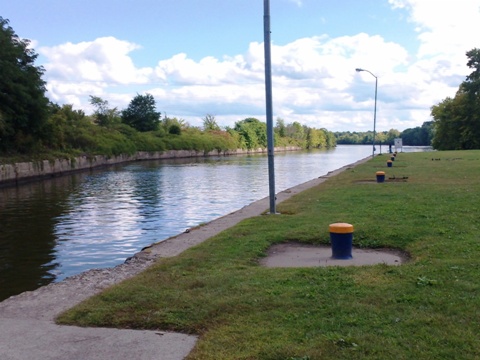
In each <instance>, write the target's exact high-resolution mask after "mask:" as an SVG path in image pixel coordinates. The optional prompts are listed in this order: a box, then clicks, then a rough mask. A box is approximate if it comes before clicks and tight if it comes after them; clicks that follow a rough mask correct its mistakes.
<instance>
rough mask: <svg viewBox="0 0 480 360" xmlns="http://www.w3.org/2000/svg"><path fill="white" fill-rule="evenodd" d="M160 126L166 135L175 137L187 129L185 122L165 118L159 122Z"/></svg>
mask: <svg viewBox="0 0 480 360" xmlns="http://www.w3.org/2000/svg"><path fill="white" fill-rule="evenodd" d="M160 126H161V128H162V129H163V131H165V133H166V134H175V135H180V133H181V132H182V130H186V129H187V128H188V124H187V123H186V122H185V120H183V119H177V118H169V117H167V116H165V117H164V118H163V119H162V120H161V122H160Z"/></svg>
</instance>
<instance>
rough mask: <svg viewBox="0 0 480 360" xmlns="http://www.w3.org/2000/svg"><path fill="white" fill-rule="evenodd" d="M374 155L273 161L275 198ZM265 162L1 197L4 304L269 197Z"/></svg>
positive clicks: (120, 175)
mask: <svg viewBox="0 0 480 360" xmlns="http://www.w3.org/2000/svg"><path fill="white" fill-rule="evenodd" d="M370 151H371V147H370V146H353V147H352V146H339V147H337V148H336V149H333V150H328V151H312V152H289V153H279V154H276V155H275V179H276V192H280V191H282V190H285V189H287V188H289V187H292V186H295V185H297V184H300V183H302V182H305V181H308V180H311V179H313V178H315V177H318V176H321V175H324V174H326V173H327V172H328V171H331V170H334V169H337V168H339V167H341V166H344V165H346V164H349V163H352V162H354V161H356V160H358V159H361V158H365V157H367V156H369V154H370ZM266 161H267V157H266V156H265V155H252V156H234V157H213V158H208V159H203V158H202V159H184V160H176V161H173V160H170V161H165V160H164V161H149V162H139V163H130V164H126V165H117V166H114V167H111V168H109V169H108V170H102V171H92V172H86V173H80V174H74V175H69V176H65V177H61V178H54V179H50V180H45V181H42V182H38V183H34V184H28V185H22V186H19V187H17V188H6V189H0V221H1V224H2V231H1V232H0V300H1V299H4V298H6V297H8V296H10V295H13V294H18V293H20V292H23V291H25V290H33V289H35V288H37V287H39V286H41V285H45V284H48V283H50V282H52V281H59V280H62V279H64V278H65V277H67V276H71V275H74V274H77V273H80V272H82V271H85V270H88V269H91V268H104V267H111V266H115V265H117V264H120V263H122V262H123V261H124V260H125V258H127V257H129V256H131V255H133V254H134V253H135V252H137V251H139V250H140V249H141V248H143V247H144V246H147V245H149V244H151V243H153V242H157V241H161V240H163V239H166V238H168V237H170V236H173V235H175V234H178V233H180V232H182V231H184V230H185V229H187V228H189V227H193V226H196V225H198V224H200V223H202V222H208V221H210V220H212V219H214V218H217V217H219V216H222V215H225V214H228V213H230V212H232V211H235V210H237V209H239V208H241V207H243V206H245V205H247V204H249V203H251V202H253V201H255V200H258V199H261V198H263V197H266V196H268V168H267V166H266Z"/></svg>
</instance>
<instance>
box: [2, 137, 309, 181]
mask: <svg viewBox="0 0 480 360" xmlns="http://www.w3.org/2000/svg"><path fill="white" fill-rule="evenodd" d="M294 150H300V148H298V147H294V146H290V147H278V148H275V152H277V151H294ZM266 152H267V149H261V148H260V149H255V150H243V149H237V150H228V151H218V150H214V151H210V152H203V151H193V150H169V151H162V152H145V151H140V152H137V153H136V154H134V155H118V156H105V155H96V156H93V157H87V156H79V157H76V158H73V159H57V160H55V161H50V160H43V161H34V162H22V163H16V164H0V185H9V184H18V183H19V182H23V181H29V180H33V179H38V178H44V177H52V176H57V175H63V174H68V173H71V172H74V171H80V170H89V169H93V168H97V167H102V166H108V165H113V164H119V163H124V162H129V161H140V160H158V159H175V158H189V157H204V156H219V155H225V156H227V155H241V154H253V153H266Z"/></svg>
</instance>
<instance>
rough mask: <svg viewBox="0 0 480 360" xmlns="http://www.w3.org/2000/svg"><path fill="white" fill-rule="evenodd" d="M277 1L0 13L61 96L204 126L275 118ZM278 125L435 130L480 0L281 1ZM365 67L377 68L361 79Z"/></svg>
mask: <svg viewBox="0 0 480 360" xmlns="http://www.w3.org/2000/svg"><path fill="white" fill-rule="evenodd" d="M264 3H265V0H264V1H262V0H96V1H92V0H42V1H38V0H15V1H4V2H3V4H2V5H1V7H0V16H2V17H3V18H4V19H8V20H9V21H10V26H11V27H12V28H13V30H14V31H15V32H16V34H17V35H18V36H20V37H21V38H24V39H29V40H30V41H31V47H32V48H33V49H34V51H35V52H36V53H37V54H38V55H39V56H38V59H37V62H36V65H41V66H43V67H44V69H45V73H44V76H43V79H44V80H45V81H46V82H47V90H48V92H47V96H48V97H49V98H50V100H51V101H52V102H55V103H57V104H59V105H63V104H72V105H73V107H74V108H75V109H81V110H84V111H85V112H86V113H87V114H91V113H92V112H93V108H92V107H91V105H90V103H89V99H90V95H92V96H98V97H100V98H102V99H104V100H107V101H108V103H109V106H110V107H111V108H115V107H116V108H117V109H118V110H122V109H125V108H126V107H127V106H128V104H129V102H130V101H131V100H132V99H133V98H134V97H135V96H136V95H137V94H141V95H144V94H146V93H148V94H151V95H153V96H154V98H155V100H156V107H157V111H159V112H161V113H162V116H165V115H166V116H168V117H177V118H179V119H183V120H185V121H186V122H188V123H189V124H190V125H191V126H200V127H201V126H202V125H203V121H202V119H203V118H204V117H205V116H206V115H207V114H209V115H213V116H215V119H216V121H217V123H218V124H219V125H220V126H222V127H225V126H230V127H233V126H234V125H235V122H237V121H240V120H243V119H245V118H247V117H255V118H257V119H259V120H261V121H266V115H265V114H266V105H265V66H264V63H265V61H264ZM270 30H271V53H272V68H271V69H272V70H271V71H272V94H273V117H274V123H275V122H276V119H278V118H281V119H283V120H284V121H285V123H287V124H289V123H293V122H295V121H297V122H299V123H300V124H302V125H307V126H309V127H314V128H318V129H320V128H326V129H327V130H329V131H369V130H372V129H373V125H374V124H373V123H374V103H375V101H374V100H375V83H376V80H377V81H378V82H377V93H378V95H377V111H376V130H377V131H388V130H390V129H397V130H400V131H403V130H404V129H406V128H413V127H417V126H421V125H422V124H423V122H425V121H431V120H432V119H431V116H430V108H431V107H432V106H433V105H436V104H438V103H439V102H441V101H442V100H444V99H445V98H446V97H453V96H455V93H456V91H457V90H458V86H459V85H460V83H461V82H462V81H464V80H465V78H466V76H467V75H468V74H470V73H471V72H472V70H471V69H469V68H468V67H467V66H466V63H467V57H466V55H465V53H466V52H467V51H469V50H471V49H473V48H480V37H479V35H478V34H480V0H336V1H334V0H270ZM356 68H361V69H366V70H368V72H367V71H363V72H356V71H355V69H356Z"/></svg>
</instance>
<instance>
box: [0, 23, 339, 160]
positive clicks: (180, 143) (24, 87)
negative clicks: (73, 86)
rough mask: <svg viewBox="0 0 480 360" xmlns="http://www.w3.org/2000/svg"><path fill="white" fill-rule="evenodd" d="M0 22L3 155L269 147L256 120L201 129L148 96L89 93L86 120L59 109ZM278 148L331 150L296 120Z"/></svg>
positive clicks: (31, 58)
mask: <svg viewBox="0 0 480 360" xmlns="http://www.w3.org/2000/svg"><path fill="white" fill-rule="evenodd" d="M29 44H30V43H29V41H28V40H25V39H21V38H19V37H18V35H17V34H15V32H14V30H13V29H12V28H11V27H10V26H9V21H8V20H6V19H3V18H2V17H0V49H1V51H0V154H1V155H3V156H5V155H17V154H28V155H33V154H42V155H43V154H45V153H48V154H53V155H59V154H70V155H72V154H73V155H77V154H79V153H87V154H104V155H117V154H122V153H125V154H132V153H134V152H136V151H164V150H169V149H174V150H180V149H181V150H196V151H205V152H209V151H212V150H218V151H226V150H233V149H238V148H241V149H258V148H266V147H267V141H266V124H265V123H263V122H261V121H259V120H258V119H255V118H246V119H243V120H239V121H238V122H236V123H235V125H234V126H233V127H226V128H223V129H222V128H221V127H220V126H219V125H218V124H217V121H216V119H215V116H213V115H209V114H207V115H206V116H205V117H204V118H203V127H194V126H190V124H188V123H187V122H186V121H184V120H183V119H177V118H171V117H168V116H167V115H166V114H165V115H164V116H162V114H161V112H159V111H157V109H156V104H155V99H154V98H153V96H152V95H151V94H148V93H147V94H143V95H141V94H137V95H136V96H135V97H134V98H133V99H132V100H131V102H130V103H129V105H128V107H127V108H125V109H123V110H119V109H117V108H115V107H111V106H109V103H108V101H107V100H104V99H102V98H101V97H99V96H94V95H91V96H90V104H91V105H92V106H93V108H94V112H93V114H91V115H86V113H85V112H84V111H83V110H76V109H73V106H72V105H70V104H66V105H58V104H55V103H52V102H50V101H49V100H48V98H47V97H46V95H45V93H46V83H45V81H44V80H43V79H42V76H43V74H44V71H45V70H44V68H43V67H41V66H35V60H36V59H37V57H38V55H37V54H36V53H35V52H34V50H32V49H31V48H30V47H29ZM275 133H276V135H277V136H276V137H275V146H298V147H303V148H320V147H332V146H335V137H334V136H333V134H332V133H330V132H329V131H327V130H326V129H315V128H310V127H307V126H302V125H300V124H299V123H293V124H285V122H284V120H282V119H279V120H278V121H277V126H276V127H275Z"/></svg>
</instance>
